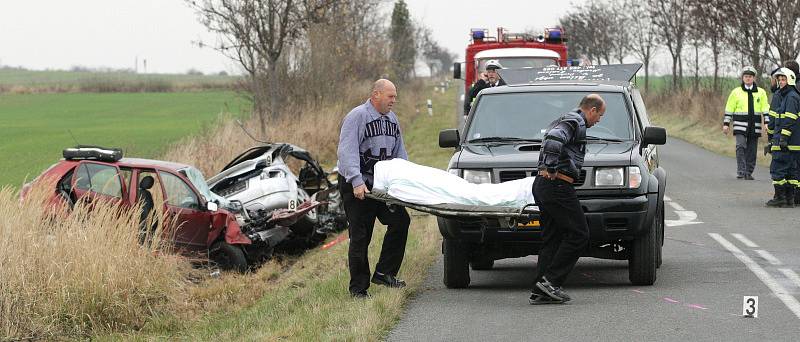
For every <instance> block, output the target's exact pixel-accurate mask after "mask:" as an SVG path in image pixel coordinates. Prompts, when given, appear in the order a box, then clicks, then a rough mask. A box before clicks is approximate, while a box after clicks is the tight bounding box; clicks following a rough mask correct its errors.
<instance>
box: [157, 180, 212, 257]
mask: <svg viewBox="0 0 800 342" xmlns="http://www.w3.org/2000/svg"><path fill="white" fill-rule="evenodd" d="M158 176H159V178H160V179H161V182H160V183H161V186H162V187H163V191H164V208H165V216H166V217H165V218H166V220H167V222H170V223H172V224H174V226H173V227H175V230H174V234H175V243H176V245H178V247H182V248H186V249H189V250H192V251H198V252H205V251H206V250H207V249H208V246H207V240H208V233H209V232H210V230H211V213H210V212H208V211H207V210H205V208H203V205H204V203H203V202H202V200H201V198H202V197H201V196H199V195H198V194H197V193H196V192H195V191H194V189H193V188H192V187H191V186H189V184H187V183H186V181H184V180H183V179H182V178H181V177H179V176H177V175H175V174H172V173H170V172H166V171H161V170H159V171H158Z"/></svg>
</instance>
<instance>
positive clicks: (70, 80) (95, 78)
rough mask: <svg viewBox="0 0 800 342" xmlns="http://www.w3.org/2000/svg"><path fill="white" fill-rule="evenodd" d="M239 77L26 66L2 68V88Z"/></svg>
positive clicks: (220, 82)
mask: <svg viewBox="0 0 800 342" xmlns="http://www.w3.org/2000/svg"><path fill="white" fill-rule="evenodd" d="M238 79H239V77H236V76H219V75H185V74H136V73H132V72H90V71H66V70H46V71H39V70H25V69H14V68H0V90H3V89H6V90H10V89H11V88H12V87H25V88H31V89H34V90H36V89H69V88H76V87H77V88H79V87H80V86H82V85H87V84H93V83H98V82H102V83H128V84H130V83H147V82H150V83H154V82H156V83H163V84H169V85H171V86H175V87H196V86H200V85H202V86H204V87H205V88H210V87H214V86H217V87H224V86H228V85H230V84H233V83H235V82H236V81H237V80H238Z"/></svg>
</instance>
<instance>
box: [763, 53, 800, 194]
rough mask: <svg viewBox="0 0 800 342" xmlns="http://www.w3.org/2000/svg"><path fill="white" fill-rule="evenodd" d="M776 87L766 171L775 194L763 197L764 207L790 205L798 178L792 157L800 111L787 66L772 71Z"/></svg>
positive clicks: (799, 135)
mask: <svg viewBox="0 0 800 342" xmlns="http://www.w3.org/2000/svg"><path fill="white" fill-rule="evenodd" d="M773 76H775V78H776V81H777V85H778V90H777V91H776V92H775V94H773V95H772V103H771V105H770V111H769V116H770V120H769V124H768V126H767V133H769V134H770V136H769V138H770V139H769V145H768V146H770V151H771V153H772V163H770V166H769V173H770V175H771V176H772V184H773V186H774V188H775V195H774V196H773V198H772V199H771V200H769V201H767V206H768V207H776V208H793V207H794V204H795V189H796V188H797V184H798V180H797V179H796V177H797V171H796V170H795V164H796V161H795V159H796V158H797V156H798V154H800V129H799V128H798V123H797V115H798V112H800V94H798V92H797V88H796V87H795V83H796V82H795V74H794V72H792V71H791V70H789V69H787V68H780V69H779V70H778V71H777V72H775V73H774V74H773Z"/></svg>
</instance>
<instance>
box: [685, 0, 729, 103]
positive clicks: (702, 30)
mask: <svg viewBox="0 0 800 342" xmlns="http://www.w3.org/2000/svg"><path fill="white" fill-rule="evenodd" d="M726 1H727V0H692V3H691V8H692V9H691V12H692V20H691V26H692V30H693V31H694V32H698V33H699V34H700V36H701V38H702V41H703V42H705V43H706V44H707V46H708V48H709V50H710V51H711V56H712V61H713V63H714V81H713V82H714V83H713V89H714V90H715V91H716V90H719V67H720V63H721V61H720V54H722V51H723V46H724V38H725V26H726V24H727V23H730V21H729V20H728V14H726V13H725V10H724V6H723V2H726Z"/></svg>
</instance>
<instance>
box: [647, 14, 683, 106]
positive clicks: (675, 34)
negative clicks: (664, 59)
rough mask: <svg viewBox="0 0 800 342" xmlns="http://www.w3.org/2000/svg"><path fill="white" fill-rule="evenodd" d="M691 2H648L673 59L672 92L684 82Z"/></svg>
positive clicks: (652, 16) (653, 19)
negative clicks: (684, 49)
mask: <svg viewBox="0 0 800 342" xmlns="http://www.w3.org/2000/svg"><path fill="white" fill-rule="evenodd" d="M689 1H690V0H648V5H649V7H650V16H651V18H652V21H653V25H655V26H656V27H657V28H658V31H659V33H660V38H661V39H663V41H664V45H665V46H666V47H667V50H669V54H670V56H671V57H672V90H677V89H679V88H680V84H681V82H682V80H683V59H682V58H681V53H682V52H683V48H684V44H685V43H686V30H687V28H688V24H689V17H690V12H689V9H690V7H689Z"/></svg>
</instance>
